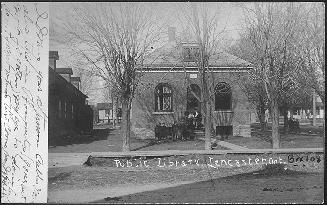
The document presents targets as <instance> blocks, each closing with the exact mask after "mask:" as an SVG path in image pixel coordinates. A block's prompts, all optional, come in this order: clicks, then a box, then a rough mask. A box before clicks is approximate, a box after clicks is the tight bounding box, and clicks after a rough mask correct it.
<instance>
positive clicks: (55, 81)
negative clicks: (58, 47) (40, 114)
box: [49, 51, 93, 144]
mask: <svg viewBox="0 0 327 205" xmlns="http://www.w3.org/2000/svg"><path fill="white" fill-rule="evenodd" d="M58 59H59V55H58V52H57V51H50V52H49V144H51V142H53V140H54V138H56V137H60V136H65V135H74V134H81V133H88V132H90V131H92V129H93V121H92V119H93V111H92V109H91V107H90V106H89V105H87V102H86V99H87V96H86V95H85V94H83V93H82V92H81V91H80V90H79V88H80V84H79V82H80V78H79V77H72V74H73V70H72V69H71V68H57V67H56V60H58Z"/></svg>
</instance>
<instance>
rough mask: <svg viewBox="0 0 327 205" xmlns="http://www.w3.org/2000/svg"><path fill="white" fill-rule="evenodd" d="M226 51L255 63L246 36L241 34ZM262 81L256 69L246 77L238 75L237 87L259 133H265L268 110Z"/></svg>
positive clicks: (260, 74)
mask: <svg viewBox="0 0 327 205" xmlns="http://www.w3.org/2000/svg"><path fill="white" fill-rule="evenodd" d="M227 49H228V51H229V52H230V53H231V54H234V55H235V56H239V57H240V58H242V59H244V60H246V61H248V62H250V63H252V64H255V62H256V61H255V57H256V54H255V53H254V52H255V49H254V48H253V47H252V45H251V43H250V40H249V36H248V35H246V34H241V38H240V39H238V40H237V42H236V43H235V44H233V45H231V46H230V47H229V48H227ZM262 79H263V75H262V72H261V70H260V69H258V68H257V67H254V68H253V69H251V70H249V71H248V74H247V75H244V74H243V73H242V74H239V75H238V85H239V86H240V88H241V89H242V91H243V92H244V93H245V95H246V96H247V98H248V100H249V101H250V103H251V104H252V105H253V107H254V109H255V111H256V114H257V116H258V119H259V123H260V127H261V131H265V130H266V128H267V126H266V114H265V113H266V110H267V109H268V99H267V94H266V90H265V87H264V84H263V81H262Z"/></svg>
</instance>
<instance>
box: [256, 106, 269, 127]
mask: <svg viewBox="0 0 327 205" xmlns="http://www.w3.org/2000/svg"><path fill="white" fill-rule="evenodd" d="M258 118H259V122H260V127H261V131H262V132H264V131H266V127H267V126H266V120H265V118H266V112H265V109H262V108H259V112H258Z"/></svg>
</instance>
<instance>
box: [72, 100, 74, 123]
mask: <svg viewBox="0 0 327 205" xmlns="http://www.w3.org/2000/svg"><path fill="white" fill-rule="evenodd" d="M72 119H74V103H72Z"/></svg>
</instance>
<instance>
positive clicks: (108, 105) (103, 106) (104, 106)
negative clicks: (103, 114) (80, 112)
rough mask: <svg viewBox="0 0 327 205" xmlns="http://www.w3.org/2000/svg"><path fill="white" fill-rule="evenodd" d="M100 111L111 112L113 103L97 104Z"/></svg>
mask: <svg viewBox="0 0 327 205" xmlns="http://www.w3.org/2000/svg"><path fill="white" fill-rule="evenodd" d="M96 107H97V109H98V110H110V109H112V103H97V106H96Z"/></svg>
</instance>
